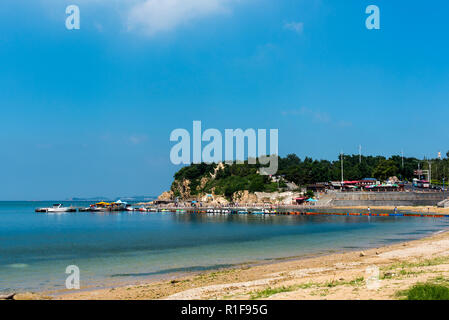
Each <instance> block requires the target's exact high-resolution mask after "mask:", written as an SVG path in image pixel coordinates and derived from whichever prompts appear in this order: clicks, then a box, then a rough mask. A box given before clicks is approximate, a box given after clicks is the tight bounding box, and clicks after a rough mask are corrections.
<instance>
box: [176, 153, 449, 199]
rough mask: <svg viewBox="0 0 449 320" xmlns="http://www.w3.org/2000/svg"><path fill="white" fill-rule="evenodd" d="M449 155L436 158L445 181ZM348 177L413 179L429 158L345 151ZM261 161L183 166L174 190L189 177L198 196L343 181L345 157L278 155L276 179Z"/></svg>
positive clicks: (434, 166)
mask: <svg viewBox="0 0 449 320" xmlns="http://www.w3.org/2000/svg"><path fill="white" fill-rule="evenodd" d="M447 156H448V157H447V158H445V159H433V160H432V176H433V178H434V179H436V181H441V180H442V179H443V178H444V177H445V176H444V175H445V172H447V171H448V170H449V152H448V154H447ZM343 162H344V177H345V179H347V180H357V179H361V178H368V177H373V178H377V179H379V180H384V179H387V178H388V177H391V176H397V177H399V178H400V179H402V180H412V179H413V178H414V177H415V176H414V170H416V169H417V168H418V164H420V167H421V168H422V169H426V168H427V166H428V162H427V160H426V161H423V160H419V159H417V158H407V157H404V158H403V159H402V157H401V156H399V155H395V156H391V157H390V158H386V157H383V156H361V157H360V156H359V155H344V156H343ZM260 167H261V164H260V163H259V161H257V163H256V164H249V163H248V161H245V162H244V163H243V164H235V163H234V164H232V165H228V164H224V165H223V166H220V167H218V164H214V163H213V164H206V163H201V164H191V165H189V166H186V167H183V168H181V169H180V170H179V171H178V172H176V173H175V175H174V178H175V180H174V182H173V184H172V187H171V190H172V191H173V193H174V195H175V196H180V194H181V192H180V190H179V189H180V187H179V186H181V185H182V182H183V181H186V180H188V181H189V195H191V196H196V195H199V194H206V193H212V192H214V193H215V194H217V195H223V196H225V197H227V198H231V197H232V195H233V194H234V193H235V192H237V191H243V190H248V191H249V192H257V191H260V192H263V191H265V192H273V191H277V190H278V189H279V188H281V189H282V188H284V187H286V184H285V182H293V183H295V184H296V185H297V186H305V185H308V184H312V183H316V182H325V181H339V180H340V179H341V159H340V157H338V159H337V160H335V161H329V160H314V159H312V158H309V157H306V158H304V159H303V160H302V159H300V158H299V157H298V156H297V155H295V154H290V155H287V156H286V157H279V158H278V172H277V175H278V176H281V177H282V179H281V180H280V181H279V182H274V181H273V180H272V179H270V177H268V176H262V175H260V174H259V168H260Z"/></svg>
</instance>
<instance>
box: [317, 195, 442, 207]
mask: <svg viewBox="0 0 449 320" xmlns="http://www.w3.org/2000/svg"><path fill="white" fill-rule="evenodd" d="M448 196H449V193H447V192H445V193H443V192H351V193H349V192H348V193H346V192H336V193H334V194H331V195H329V194H327V195H326V196H325V198H327V199H329V198H331V199H332V200H331V201H329V204H330V205H331V206H338V207H344V206H436V205H437V203H438V202H440V201H442V200H444V199H446V198H447V197H448Z"/></svg>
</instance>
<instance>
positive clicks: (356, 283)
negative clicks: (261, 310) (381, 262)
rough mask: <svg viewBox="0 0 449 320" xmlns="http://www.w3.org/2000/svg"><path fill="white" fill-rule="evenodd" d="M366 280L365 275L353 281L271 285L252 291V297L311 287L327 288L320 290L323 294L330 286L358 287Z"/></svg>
mask: <svg viewBox="0 0 449 320" xmlns="http://www.w3.org/2000/svg"><path fill="white" fill-rule="evenodd" d="M364 281H365V279H364V278H363V277H360V278H356V279H353V280H351V281H328V282H326V283H324V284H323V283H321V284H320V283H315V282H308V283H302V284H296V285H292V286H288V287H286V286H282V287H278V288H271V287H269V288H266V289H264V290H260V291H254V292H251V293H250V299H251V300H257V299H264V298H268V297H270V296H272V295H275V294H277V293H281V292H291V291H296V290H299V289H310V288H322V287H324V288H325V289H324V290H322V291H319V294H320V295H321V296H323V295H327V294H329V288H334V287H337V286H344V285H350V286H355V287H357V286H360V285H362V284H363V283H364ZM312 295H313V294H312Z"/></svg>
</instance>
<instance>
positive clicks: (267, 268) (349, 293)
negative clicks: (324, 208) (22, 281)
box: [17, 207, 449, 300]
mask: <svg viewBox="0 0 449 320" xmlns="http://www.w3.org/2000/svg"><path fill="white" fill-rule="evenodd" d="M345 209H362V208H361V207H346V208H345ZM363 209H366V208H363ZM372 209H376V210H392V209H394V207H393V208H390V207H372ZM410 209H411V208H408V207H398V210H407V211H412V210H410ZM412 209H414V210H413V212H424V210H427V209H428V207H419V208H417V207H414V208H412ZM437 209H441V208H432V212H438V213H446V212H449V211H448V208H446V209H441V210H444V211H441V210H437ZM433 210H435V211H433ZM435 259H436V260H435ZM431 260H432V261H433V262H432V263H429V262H428V261H431ZM426 261H427V262H426ZM425 262H426V263H425ZM437 262H438V263H437ZM401 264H402V266H400V265H401ZM369 266H377V267H378V268H379V275H380V280H381V283H382V285H381V287H380V288H381V289H380V290H377V291H373V290H368V289H367V288H365V287H366V285H365V280H366V268H367V267H369ZM398 266H400V267H398ZM431 267H434V268H436V270H433V269H432V268H431ZM447 276H449V230H442V231H439V232H437V233H435V234H433V235H431V236H430V237H429V236H427V237H424V238H421V239H419V240H412V241H408V242H400V243H396V244H391V245H387V246H382V247H378V248H371V249H356V250H352V251H350V250H348V251H342V250H339V251H337V252H336V253H335V252H334V253H332V252H331V250H329V252H325V253H317V254H313V255H305V256H300V257H285V258H280V259H272V260H269V261H255V262H248V263H242V264H238V265H235V266H232V267H229V268H222V269H211V270H207V271H201V272H199V271H190V272H183V273H178V274H173V275H168V276H167V277H166V278H164V279H143V280H142V281H133V283H132V284H120V285H117V286H114V285H112V284H111V285H105V287H104V288H89V287H84V288H81V290H78V291H73V290H64V291H58V292H57V293H55V292H48V291H47V292H40V293H38V294H27V293H24V294H18V295H17V298H18V299H20V298H23V299H42V298H50V299H54V300H79V299H81V300H97V299H100V300H102V299H107V300H115V299H119V300H128V299H133V300H134V299H183V300H189V299H258V298H263V299H396V298H398V297H397V296H396V293H397V292H399V291H400V290H404V289H407V288H408V287H410V286H411V285H413V284H415V283H417V282H425V281H428V280H432V279H434V278H436V277H443V278H444V277H447ZM130 282H131V281H130ZM270 293H272V294H270Z"/></svg>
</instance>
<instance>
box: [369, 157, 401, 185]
mask: <svg viewBox="0 0 449 320" xmlns="http://www.w3.org/2000/svg"><path fill="white" fill-rule="evenodd" d="M398 172H399V171H398V167H397V166H396V164H395V161H394V160H391V159H390V160H382V161H381V162H379V164H378V165H377V166H376V168H375V169H374V171H373V176H374V177H375V178H377V179H380V180H386V179H388V178H389V177H392V176H397V175H398Z"/></svg>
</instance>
